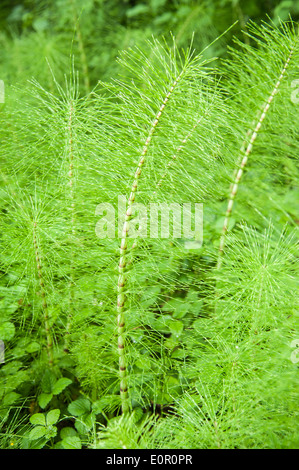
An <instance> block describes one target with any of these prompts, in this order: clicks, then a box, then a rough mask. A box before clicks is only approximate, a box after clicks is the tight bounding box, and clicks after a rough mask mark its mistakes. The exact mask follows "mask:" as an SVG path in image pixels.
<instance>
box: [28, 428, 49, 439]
mask: <svg viewBox="0 0 299 470" xmlns="http://www.w3.org/2000/svg"><path fill="white" fill-rule="evenodd" d="M46 434H47V428H46V427H45V426H36V427H35V428H34V429H32V430H31V431H30V433H29V436H28V439H29V440H30V441H33V440H34V439H40V438H41V437H45V435H46Z"/></svg>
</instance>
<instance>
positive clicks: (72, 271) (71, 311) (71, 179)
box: [64, 101, 76, 353]
mask: <svg viewBox="0 0 299 470" xmlns="http://www.w3.org/2000/svg"><path fill="white" fill-rule="evenodd" d="M73 115H74V106H73V102H72V101H71V102H70V110H69V121H68V154H69V173H68V176H69V186H70V193H69V197H70V214H71V228H70V231H71V240H72V242H73V239H74V237H75V234H76V229H75V196H74V146H73ZM74 262H75V253H74V249H73V243H71V247H70V283H69V310H68V317H67V324H66V332H65V343H64V352H66V353H67V352H68V346H69V337H70V330H71V324H72V319H73V316H74V302H75V299H74V297H75V292H74V290H75V266H74Z"/></svg>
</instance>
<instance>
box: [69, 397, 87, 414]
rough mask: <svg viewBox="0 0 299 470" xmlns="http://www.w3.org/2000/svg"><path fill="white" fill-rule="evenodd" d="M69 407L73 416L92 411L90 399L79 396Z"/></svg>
mask: <svg viewBox="0 0 299 470" xmlns="http://www.w3.org/2000/svg"><path fill="white" fill-rule="evenodd" d="M67 409H68V411H69V413H71V415H73V416H82V415H84V413H88V412H89V411H90V401H89V400H88V399H87V398H78V399H77V400H75V401H73V402H72V403H70V404H69V406H68V408H67Z"/></svg>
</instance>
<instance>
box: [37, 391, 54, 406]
mask: <svg viewBox="0 0 299 470" xmlns="http://www.w3.org/2000/svg"><path fill="white" fill-rule="evenodd" d="M52 398H53V395H52V393H41V394H40V395H39V396H38V398H37V401H38V404H39V406H40V407H41V408H46V406H47V405H48V404H49V403H50V401H51V400H52Z"/></svg>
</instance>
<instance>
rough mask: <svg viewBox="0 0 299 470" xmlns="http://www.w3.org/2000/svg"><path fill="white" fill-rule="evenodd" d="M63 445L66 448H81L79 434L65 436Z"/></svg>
mask: <svg viewBox="0 0 299 470" xmlns="http://www.w3.org/2000/svg"><path fill="white" fill-rule="evenodd" d="M62 447H63V448H64V449H81V447H82V445H81V440H80V437H78V436H69V437H65V438H64V439H63V440H62Z"/></svg>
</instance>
